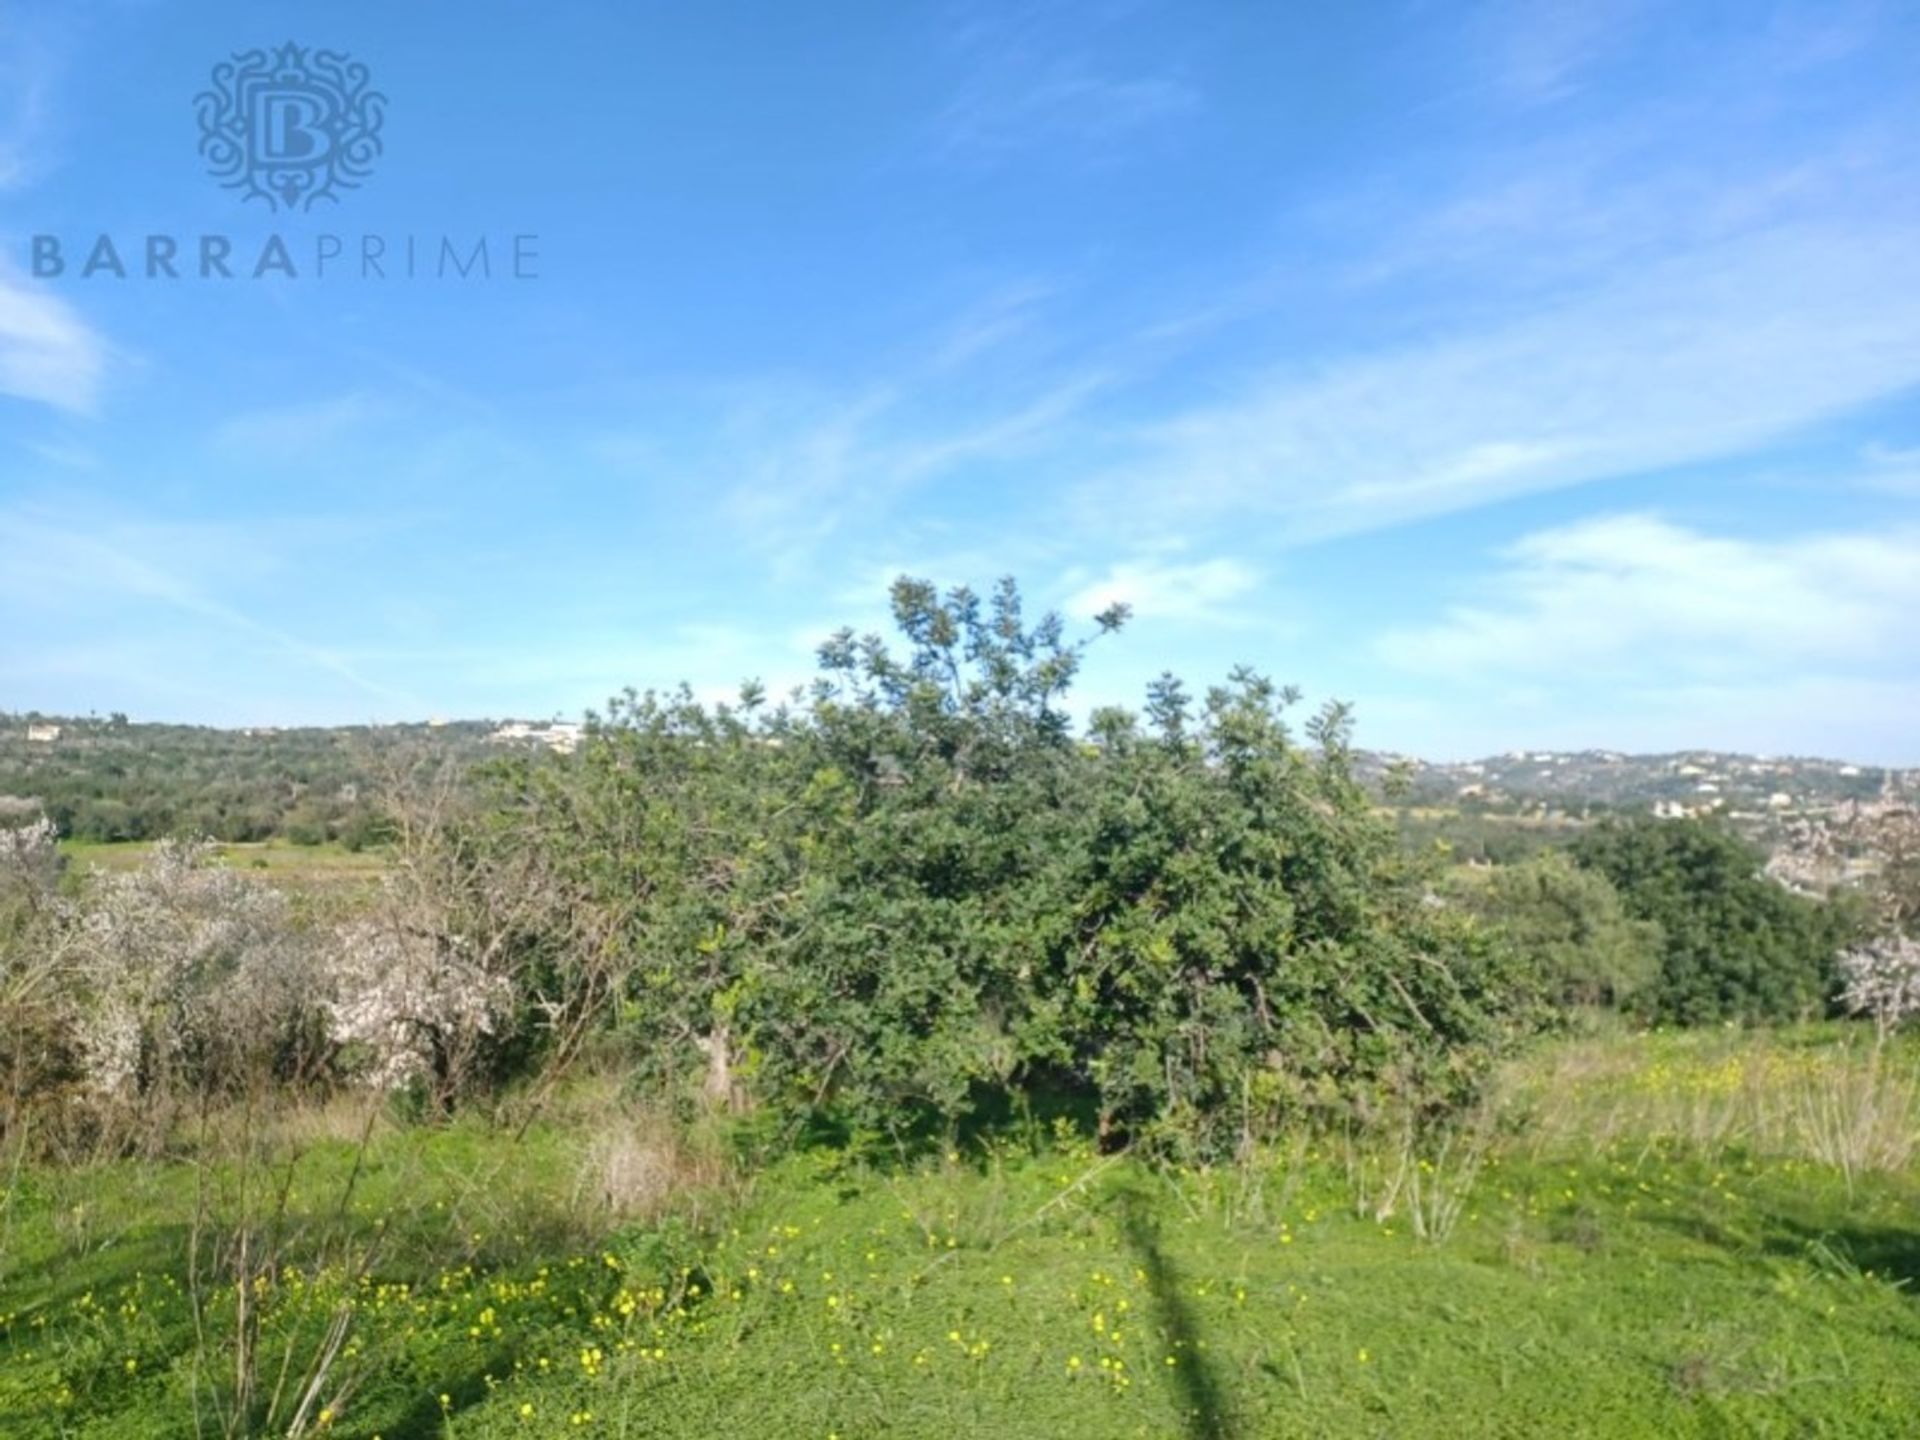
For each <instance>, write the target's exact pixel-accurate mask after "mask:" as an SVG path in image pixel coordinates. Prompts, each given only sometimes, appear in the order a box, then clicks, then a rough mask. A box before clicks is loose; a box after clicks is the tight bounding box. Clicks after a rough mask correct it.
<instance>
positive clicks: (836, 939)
mask: <svg viewBox="0 0 1920 1440" xmlns="http://www.w3.org/2000/svg"><path fill="white" fill-rule="evenodd" d="M893 609H894V617H895V620H896V622H897V624H898V626H899V628H900V630H901V632H902V634H903V635H904V637H905V639H906V641H907V648H906V652H905V653H904V654H903V655H896V654H895V653H894V652H893V651H892V650H890V649H889V647H888V646H887V645H886V643H885V642H884V641H882V640H881V639H880V638H879V637H877V636H866V637H856V636H854V635H853V634H852V633H851V632H843V633H841V634H840V635H837V636H835V637H834V638H833V639H832V640H831V641H829V642H828V644H827V645H826V646H824V647H823V648H822V651H821V656H820V658H821V675H820V678H819V679H818V680H817V681H816V682H815V684H814V686H813V687H812V688H811V690H809V691H807V692H803V693H799V694H796V695H795V696H794V697H792V698H791V699H790V700H789V702H788V703H787V704H784V705H779V706H771V707H770V706H769V705H768V704H767V702H766V698H765V697H764V695H762V694H761V693H760V692H759V690H758V689H757V687H752V686H750V687H748V689H747V690H746V691H745V692H743V695H742V699H741V703H740V704H739V705H737V706H720V707H713V708H709V707H706V706H702V705H700V704H698V703H696V702H695V701H694V700H693V698H692V697H691V696H690V695H688V694H687V693H685V692H684V691H683V692H681V693H679V694H677V695H670V696H659V695H653V694H649V695H646V696H639V695H633V694H629V695H628V696H626V697H624V698H623V699H622V700H620V701H618V702H616V703H615V704H614V706H613V707H612V709H611V711H610V713H609V715H608V716H607V717H605V718H597V717H596V718H595V719H594V720H593V722H592V723H591V725H590V727H589V734H588V738H587V740H586V742H585V743H584V745H583V746H582V748H581V750H580V751H579V753H578V754H577V755H575V756H573V757H571V758H570V759H554V760H548V759H532V758H525V759H517V760H512V761H509V762H506V763H505V764H503V765H501V766H499V767H497V768H496V769H495V770H494V771H493V772H492V775H491V783H492V787H493V788H492V794H493V796H494V802H495V812H494V815H493V816H492V818H491V819H490V820H487V821H485V822H483V823H480V824H478V825H476V826H474V827H472V828H470V829H469V831H468V832H467V833H466V835H465V837H464V838H463V839H462V840H461V842H460V843H461V844H463V845H466V846H470V847H478V848H480V849H482V850H487V851H489V852H490V853H491V854H492V855H493V857H494V858H493V859H492V860H491V861H489V862H488V863H490V864H492V865H494V866H495V867H496V869H497V870H498V871H499V873H502V874H505V873H509V872H512V873H521V874H534V873H537V874H539V875H540V876H542V877H544V878H543V881H542V883H543V884H545V885H546V886H547V887H548V888H549V891H550V892H551V894H552V895H553V896H555V897H556V899H555V903H553V904H552V905H549V906H548V907H547V909H546V910H545V911H544V912H543V913H544V919H543V921H542V925H543V926H544V927H546V928H545V929H544V930H543V929H541V928H540V927H533V928H529V929H528V930H527V931H526V932H525V933H524V934H522V936H521V937H520V940H519V943H520V944H521V945H522V946H523V947H524V948H525V950H526V952H527V954H528V956H532V954H533V952H535V951H542V952H543V954H542V955H541V956H540V957H539V958H537V959H534V958H528V959H527V960H526V961H525V963H522V964H520V965H518V966H516V967H515V973H516V974H519V975H521V976H522V977H523V980H522V983H523V987H524V986H526V985H529V984H531V985H537V986H538V987H540V989H539V1001H538V1003H539V1004H540V1005H542V1006H544V1007H548V1008H550V1009H551V1008H558V1009H561V1010H567V1011H569V1012H570V1013H579V1011H580V1009H581V1008H582V1007H583V1006H585V1005H587V1004H589V1003H592V1002H593V997H595V996H599V997H602V1001H601V1005H600V1013H601V1014H602V1015H603V1016H604V1018H605V1023H606V1024H608V1025H609V1026H610V1027H611V1028H612V1029H613V1030H614V1031H615V1033H617V1034H618V1035H619V1036H621V1037H622V1038H623V1039H624V1040H625V1042H626V1044H627V1045H628V1047H629V1049H630V1053H632V1054H633V1055H635V1056H636V1057H637V1058H639V1059H640V1061H641V1063H642V1064H643V1065H646V1066H650V1067H654V1068H657V1070H658V1072H659V1074H660V1076H661V1078H662V1079H663V1080H664V1081H665V1082H667V1083H668V1084H670V1085H681V1086H684V1087H686V1088H687V1089H688V1090H689V1091H693V1090H698V1091H703V1092H704V1093H705V1095H706V1096H707V1097H708V1099H709V1100H710V1101H714V1102H722V1101H725V1102H733V1103H739V1102H742V1101H745V1102H749V1103H757V1104H762V1105H766V1106H769V1107H771V1108H772V1110H773V1111H774V1112H776V1113H777V1114H779V1115H781V1116H785V1117H790V1120H791V1122H792V1123H793V1124H795V1125H798V1124H801V1123H805V1122H809V1121H811V1122H814V1123H828V1124H832V1125H835V1126H839V1127H845V1128H850V1129H851V1130H853V1131H855V1132H859V1133H867V1134H873V1135H891V1136H893V1137H895V1138H896V1139H899V1140H902V1141H904V1140H905V1139H906V1138H907V1137H908V1136H910V1135H911V1134H913V1133H914V1132H915V1131H916V1130H917V1129H921V1128H923V1127H926V1126H933V1127H943V1126H952V1125H954V1124H957V1123H958V1122H959V1121H961V1120H962V1119H963V1118H965V1117H967V1116H969V1115H971V1114H976V1113H979V1112H980V1111H982V1110H983V1109H985V1110H994V1109H1003V1108H1004V1107H1006V1106H1007V1105H1009V1104H1020V1103H1035V1102H1039V1101H1042V1100H1047V1099H1049V1098H1052V1099H1059V1098H1064V1099H1067V1100H1068V1101H1070V1102H1074V1103H1083V1104H1085V1105H1086V1106H1087V1107H1088V1109H1089V1110H1090V1111H1091V1112H1092V1113H1093V1114H1094V1115H1095V1116H1097V1118H1098V1122H1099V1125H1100V1127H1101V1129H1102V1130H1103V1131H1104V1132H1105V1133H1107V1134H1109V1135H1113V1136H1118V1135H1123V1134H1124V1135H1131V1136H1140V1135H1152V1136H1155V1137H1159V1138H1163V1139H1166V1140H1167V1141H1169V1142H1170V1143H1178V1144H1180V1145H1183V1146H1190V1147H1195V1148H1197V1149H1199V1150H1203V1151H1205V1152H1207V1153H1218V1152H1219V1151H1220V1150H1222V1149H1224V1148H1226V1147H1227V1146H1229V1145H1231V1144H1235V1143H1239V1142H1240V1141H1241V1140H1243V1139H1244V1138H1246V1137H1247V1136H1248V1135H1249V1134H1250V1133H1252V1132H1253V1131H1255V1130H1257V1129H1258V1128H1259V1127H1260V1126H1262V1125H1263V1124H1265V1123H1267V1122H1268V1121H1270V1120H1271V1119H1273V1118H1274V1117H1276V1116H1277V1115H1279V1114H1280V1113H1282V1112H1283V1111H1285V1110H1288V1109H1297V1108H1299V1107H1301V1106H1304V1105H1308V1104H1317V1103H1321V1102H1323V1101H1325V1100H1327V1099H1337V1100H1344V1101H1355V1102H1357V1101H1360V1100H1362V1099H1363V1098H1365V1097H1369V1096H1379V1095H1381V1094H1383V1093H1385V1092H1389V1091H1391V1092H1393V1093H1394V1094H1395V1096H1396V1097H1397V1098H1398V1099H1400V1100H1401V1101H1403V1102H1407V1103H1413V1104H1416V1105H1420V1106H1444V1105H1446V1104H1449V1103H1451V1102H1452V1101H1454V1100H1456V1099H1458V1098H1460V1097H1461V1096H1463V1095H1464V1094H1466V1093H1469V1092H1470V1091H1471V1090H1472V1088H1473V1086H1474V1084H1475V1082H1476V1080H1477V1077H1478V1076H1479V1075H1480V1074H1481V1073H1482V1072H1483V1069H1484V1062H1485V1061H1486V1059H1487V1058H1488V1057H1489V1056H1490V1055H1491V1054H1493V1053H1494V1052H1496V1051H1497V1050H1498V1049H1499V1048H1500V1047H1501V1045H1502V1044H1503V1043H1504V1042H1505V1041H1506V1039H1508V1038H1509V1037H1510V1036H1511V1034H1512V1033H1513V1032H1514V1031H1515V1030H1516V1029H1518V1028H1520V1027H1521V1026H1523V1025H1524V1024H1525V1023H1527V1019H1528V1011H1527V1005H1526V997H1527V994H1528V987H1527V986H1526V985H1525V984H1524V983H1522V979H1523V977H1521V976H1520V975H1519V974H1518V973H1517V972H1516V971H1515V969H1514V967H1513V966H1512V964H1511V963H1509V958H1508V952H1506V951H1505V950H1503V949H1502V947H1500V946H1498V945H1496V944H1494V943H1493V942H1492V939H1491V937H1490V936H1489V935H1488V934H1487V932H1486V931H1485V929H1484V928H1483V927H1477V926H1475V925H1473V924H1471V923H1470V922H1468V921H1467V920H1465V919H1464V918H1463V917H1460V916H1457V915H1451V914H1447V913H1445V912H1444V911H1440V910H1435V909H1434V908H1432V907H1431V906H1429V905H1427V904H1425V903H1423V902H1424V899H1425V895H1426V887H1425V876H1424V875H1423V874H1422V873H1421V872H1420V871H1419V869H1418V868H1417V867H1415V866H1414V865H1413V864H1411V863H1410V862H1409V861H1408V860H1407V859H1406V858H1405V857H1404V854H1403V852H1402V850H1401V849H1400V847H1399V846H1398V845H1397V843H1396V840H1395V836H1394V833H1393V830H1392V828H1391V826H1390V825H1389V824H1388V823H1387V822H1385V821H1384V820H1382V819H1381V818H1379V817H1378V816H1376V815H1375V813H1374V810H1373V806H1372V804H1371V802H1370V800H1369V799H1368V797H1367V796H1366V795H1365V793H1364V792H1363V791H1362V789H1361V787H1360V786H1359V785H1358V784H1357V783H1356V781H1355V780H1354V778H1353V775H1352V773H1351V766H1350V756H1349V751H1348V724H1349V722H1348V717H1347V715H1346V713H1345V711H1344V710H1342V709H1340V708H1338V707H1333V708H1330V709H1328V710H1327V711H1324V712H1322V713H1321V714H1320V715H1318V716H1316V717H1314V719H1313V720H1312V721H1310V722H1309V724H1308V725H1307V726H1306V733H1305V741H1304V743H1303V742H1301V741H1299V740H1296V738H1295V736H1294V735H1293V733H1292V732H1291V730H1290V728H1289V725H1288V723H1287V721H1286V719H1285V712H1286V711H1287V710H1288V709H1289V708H1290V707H1291V706H1292V705H1293V704H1294V703H1296V701H1297V696H1296V695H1295V694H1294V693H1293V692H1291V691H1287V690H1281V689H1278V688H1276V687H1275V686H1273V685H1272V684H1271V683H1270V682H1268V681H1267V680H1265V679H1264V678H1262V677H1260V676H1257V675H1254V674H1252V673H1250V672H1246V671H1241V672H1236V673H1235V674H1234V675H1233V676H1232V677H1231V679H1230V680H1229V682H1228V683H1227V684H1226V685H1223V686H1221V687H1218V688H1216V689H1214V690H1213V691H1211V692H1209V694H1208V695H1207V696H1206V697H1205V699H1204V700H1203V701H1202V702H1200V703H1198V704H1194V703H1192V702H1190V701H1189V700H1188V699H1187V697H1186V694H1185V692H1184V691H1183V690H1182V688H1181V687H1180V686H1179V684H1178V683H1177V682H1175V681H1173V680H1171V679H1166V680H1162V681H1161V682H1159V683H1157V684H1156V685H1155V686H1154V687H1152V689H1151V690H1150V692H1149V695H1148V703H1147V706H1146V712H1145V715H1144V718H1141V717H1135V716H1132V715H1129V714H1126V713H1124V712H1118V711H1107V712H1103V713H1102V714H1101V716H1099V717H1098V719H1097V720H1096V722H1095V723H1094V725H1093V726H1092V727H1091V728H1090V730H1089V732H1088V733H1087V734H1086V736H1084V737H1081V736H1078V735H1076V734H1075V733H1074V730H1073V726H1072V724H1071V721H1070V719H1069V717H1068V714H1067V712H1066V710H1065V708H1064V696H1065V695H1066V693H1067V691H1068V688H1069V686H1070V684H1071V682H1072V680H1073V678H1074V676H1075V674H1076V672H1077V669H1078V666H1079V663H1080V660H1081V657H1082V654H1083V653H1084V649H1085V647H1086V645H1087V644H1088V643H1090V641H1091V640H1092V639H1095V638H1098V636H1099V635H1102V634H1105V633H1108V632H1110V631H1112V630H1115V629H1117V628H1119V626H1120V625H1121V623H1122V622H1123V621H1124V619H1125V616H1124V613H1123V612H1114V613H1110V614H1108V615H1106V616H1103V617H1101V619H1100V623H1099V628H1098V631H1097V632H1096V634H1095V635H1093V636H1090V637H1087V638H1085V639H1081V640H1078V641H1069V640H1068V639H1067V638H1066V636H1065V633H1064V627H1063V626H1062V624H1061V622H1060V620H1059V619H1058V618H1057V617H1054V616H1046V617H1043V618H1042V619H1041V620H1040V621H1038V622H1037V623H1034V624H1031V625H1029V624H1028V623H1027V622H1026V621H1025V620H1024V618H1023V616H1022V613H1021V606H1020V600H1019V596H1018V593H1017V591H1016V590H1015V589H1014V587H1013V586H1012V584H1011V582H1007V583H1004V584H1003V585H1002V586H1001V587H1000V588H999V589H998V590H997V591H996V592H995V593H994V594H993V596H992V597H990V598H989V599H984V600H983V599H982V598H980V597H978V596H976V595H975V594H973V593H972V592H971V591H967V590H964V589H961V590H955V591H952V592H949V593H948V594H947V595H945V596H941V595H939V594H938V593H937V592H936V591H935V590H934V589H933V587H932V586H930V585H927V584H925V583H924V582H918V581H909V580H902V581H900V582H898V583H897V584H896V585H895V587H894V590H893ZM554 926H560V927H563V928H564V929H565V930H566V932H567V933H568V934H569V935H572V936H574V937H576V939H575V940H574V941H571V942H569V943H567V944H555V943H553V939H554V936H553V930H552V927H554ZM579 937H590V941H591V943H590V944H585V945H583V944H581V943H579ZM531 998H532V997H531V993H530V992H529V994H528V999H529V1001H531ZM789 1133H791V1132H789Z"/></svg>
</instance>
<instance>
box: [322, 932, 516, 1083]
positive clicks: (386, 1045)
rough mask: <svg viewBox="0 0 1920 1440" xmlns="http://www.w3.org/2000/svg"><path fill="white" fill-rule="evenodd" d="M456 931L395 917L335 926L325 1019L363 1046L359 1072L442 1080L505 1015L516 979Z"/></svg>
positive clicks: (387, 1079)
mask: <svg viewBox="0 0 1920 1440" xmlns="http://www.w3.org/2000/svg"><path fill="white" fill-rule="evenodd" d="M464 948H465V947H464V946H463V945H462V944H461V943H460V941H459V940H458V938H457V937H451V936H442V935H438V934H434V933H429V932H425V931H422V930H418V929H415V928H411V927H408V926H406V925H403V924H400V923H397V922H396V921H394V920H391V919H387V920H359V921H355V922H353V923H352V924H348V925H343V926H341V927H339V928H338V929H337V930H336V931H335V932H334V942H333V946H332V950H331V955H330V963H329V966H328V988H329V992H330V996H329V999H328V1001H327V1006H326V1013H327V1025H328V1031H329V1033H330V1034H331V1036H332V1038H333V1039H334V1040H335V1041H336V1042H337V1043H339V1044H341V1045H343V1046H350V1047H353V1049H354V1050H356V1051H358V1052H359V1060H360V1065H361V1078H362V1079H364V1080H365V1082H366V1083H367V1084H370V1085H373V1086H376V1087H378V1088H380V1089H384V1090H395V1089H400V1088H402V1087H404V1086H406V1085H408V1084H410V1083H412V1082H413V1081H415V1080H419V1079H428V1080H441V1081H444V1080H446V1079H448V1078H449V1077H448V1076H447V1075H446V1074H445V1073H444V1070H445V1069H446V1068H447V1067H449V1066H452V1065H458V1064H459V1063H460V1062H461V1061H463V1060H464V1059H466V1058H467V1057H468V1056H470V1055H471V1053H472V1051H473V1050H474V1049H475V1047H476V1046H477V1044H478V1042H479V1041H480V1040H481V1039H482V1038H483V1037H486V1036H489V1035H492V1034H493V1033H494V1031H495V1028H496V1026H497V1025H498V1023H499V1021H500V1018H501V1017H502V1015H504V1013H505V1011H506V1008H507V1004H508V1001H509V998H510V996H511V987H510V986H509V985H508V984H507V982H506V981H505V980H504V979H503V978H501V977H499V976H497V975H491V974H489V973H488V972H487V971H486V970H485V969H484V968H483V967H482V966H480V965H478V964H476V963H475V962H474V961H473V960H471V959H470V958H468V957H467V955H466V954H465V953H464Z"/></svg>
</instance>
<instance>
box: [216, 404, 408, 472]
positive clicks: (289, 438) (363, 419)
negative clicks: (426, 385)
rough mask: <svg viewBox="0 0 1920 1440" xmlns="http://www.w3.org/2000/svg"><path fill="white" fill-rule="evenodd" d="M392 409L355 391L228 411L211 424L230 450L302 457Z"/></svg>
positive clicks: (220, 443) (219, 442) (220, 446)
mask: <svg viewBox="0 0 1920 1440" xmlns="http://www.w3.org/2000/svg"><path fill="white" fill-rule="evenodd" d="M392 413H394V407H392V406H390V405H388V404H387V403H385V402H383V401H381V400H379V399H376V398H375V397H374V396H371V395H368V394H365V393H363V392H360V391H354V392H351V393H348V394H345V395H336V396H330V397H328V398H326V399H323V400H305V401H299V402H296V403H294V404H291V405H278V406H272V407H268V408H264V409H259V410H250V411H247V412H246V413H244V414H240V415H233V416H230V417H229V418H228V419H226V420H224V421H222V422H221V423H220V424H219V425H218V426H217V427H216V428H215V429H214V432H213V443H214V445H215V447H216V448H218V449H220V450H223V451H227V452H229V453H233V454H242V455H249V456H263V457H267V458H274V459H287V458H289V457H294V456H300V457H303V458H304V457H305V456H307V455H308V454H310V452H312V451H314V450H316V449H320V448H323V447H325V446H327V445H331V444H335V443H337V442H338V441H339V440H341V439H342V438H344V437H345V436H347V435H349V434H351V433H352V432H354V431H356V430H358V429H360V428H362V427H363V426H365V425H368V424H370V423H372V422H374V421H376V420H378V419H381V418H382V417H384V416H386V415H389V414H392Z"/></svg>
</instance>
